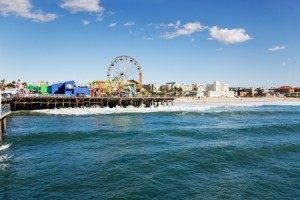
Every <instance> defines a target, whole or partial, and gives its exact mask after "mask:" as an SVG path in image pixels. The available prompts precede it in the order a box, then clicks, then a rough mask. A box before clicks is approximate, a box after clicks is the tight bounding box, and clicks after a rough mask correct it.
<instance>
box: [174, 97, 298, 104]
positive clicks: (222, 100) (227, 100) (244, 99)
mask: <svg viewBox="0 0 300 200" xmlns="http://www.w3.org/2000/svg"><path fill="white" fill-rule="evenodd" d="M245 102H248V103H253V102H299V103H300V98H286V97H240V98H238V97H234V98H229V97H204V98H200V99H198V98H196V97H194V98H193V97H178V98H176V99H175V100H174V103H245Z"/></svg>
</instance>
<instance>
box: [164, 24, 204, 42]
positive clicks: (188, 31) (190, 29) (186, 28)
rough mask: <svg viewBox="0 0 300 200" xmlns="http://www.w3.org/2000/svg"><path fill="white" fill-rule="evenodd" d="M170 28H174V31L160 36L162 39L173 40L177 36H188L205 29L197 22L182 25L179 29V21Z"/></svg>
mask: <svg viewBox="0 0 300 200" xmlns="http://www.w3.org/2000/svg"><path fill="white" fill-rule="evenodd" d="M170 25H171V24H169V26H170ZM171 26H174V27H175V30H176V31H175V32H173V33H170V32H167V33H165V34H164V35H162V38H166V39H173V38H176V37H179V36H188V35H192V34H193V33H196V32H201V31H203V30H204V29H205V27H204V26H202V25H201V24H200V23H199V22H190V23H187V24H185V25H183V26H182V27H179V26H180V21H177V23H176V25H175V24H172V25H171Z"/></svg>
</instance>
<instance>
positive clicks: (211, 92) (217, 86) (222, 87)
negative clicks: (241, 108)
mask: <svg viewBox="0 0 300 200" xmlns="http://www.w3.org/2000/svg"><path fill="white" fill-rule="evenodd" d="M206 96H207V97H234V91H230V90H229V84H223V83H220V82H219V81H214V82H213V84H207V85H206Z"/></svg>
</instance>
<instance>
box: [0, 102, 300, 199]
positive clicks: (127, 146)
mask: <svg viewBox="0 0 300 200" xmlns="http://www.w3.org/2000/svg"><path fill="white" fill-rule="evenodd" d="M155 109H156V108H148V110H147V108H140V109H133V108H132V109H127V110H124V109H121V108H119V109H113V110H108V109H96V108H95V109H93V110H89V109H81V110H80V109H74V110H72V109H71V110H70V109H66V110H52V111H47V110H46V111H41V112H18V113H14V114H13V115H11V116H10V117H9V118H8V137H6V138H5V143H7V144H11V146H10V147H9V148H7V149H6V150H1V151H0V199H29V198H36V199H114V198H116V199H119V198H120V199H297V198H298V199H299V198H300V181H299V180H300V104H239V105H233V104H226V105H225V104H224V105H223V104H200V103H199V104H177V105H175V106H174V107H172V108H169V107H167V108H160V109H156V110H155Z"/></svg>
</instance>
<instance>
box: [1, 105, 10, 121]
mask: <svg viewBox="0 0 300 200" xmlns="http://www.w3.org/2000/svg"><path fill="white" fill-rule="evenodd" d="M10 112H11V106H10V104H4V105H1V109H0V117H1V118H2V116H5V115H7V114H8V113H10Z"/></svg>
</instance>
